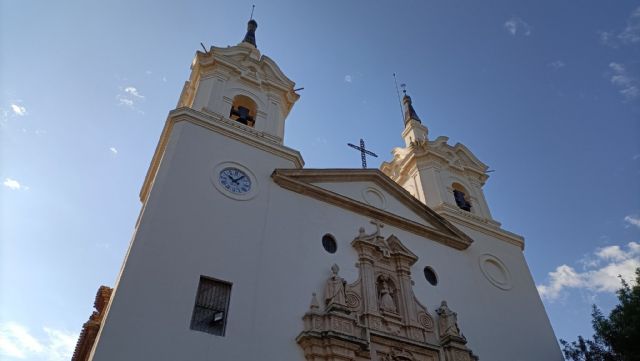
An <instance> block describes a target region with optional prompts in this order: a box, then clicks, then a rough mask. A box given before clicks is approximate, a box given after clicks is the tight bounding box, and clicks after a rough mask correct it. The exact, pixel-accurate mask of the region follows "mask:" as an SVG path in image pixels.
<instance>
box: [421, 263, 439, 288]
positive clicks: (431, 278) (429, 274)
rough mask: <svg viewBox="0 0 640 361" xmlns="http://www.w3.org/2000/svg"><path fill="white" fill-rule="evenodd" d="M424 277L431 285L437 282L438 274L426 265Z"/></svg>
mask: <svg viewBox="0 0 640 361" xmlns="http://www.w3.org/2000/svg"><path fill="white" fill-rule="evenodd" d="M424 278H426V279H427V282H429V283H431V285H432V286H435V285H437V284H438V276H437V275H436V272H435V271H434V270H433V268H431V267H429V266H427V267H425V268H424Z"/></svg>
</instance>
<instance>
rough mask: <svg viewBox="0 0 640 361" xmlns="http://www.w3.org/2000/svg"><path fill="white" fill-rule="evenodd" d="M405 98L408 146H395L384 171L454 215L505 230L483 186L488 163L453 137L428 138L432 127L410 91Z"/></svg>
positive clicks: (453, 218) (431, 204)
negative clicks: (419, 113) (490, 207)
mask: <svg viewBox="0 0 640 361" xmlns="http://www.w3.org/2000/svg"><path fill="white" fill-rule="evenodd" d="M402 103H403V107H404V130H403V132H402V138H403V139H404V142H405V147H398V148H395V149H393V151H392V152H391V153H392V154H393V159H392V160H391V161H389V162H384V163H383V164H382V165H381V166H380V169H381V170H382V172H384V173H385V174H386V175H387V176H389V177H390V178H391V179H393V180H394V181H396V182H397V183H398V184H400V185H401V186H402V187H403V188H405V189H406V190H407V191H409V193H411V194H412V195H413V196H414V197H415V198H417V199H418V200H420V201H421V202H423V203H425V204H426V205H427V206H429V207H430V208H431V209H433V210H434V211H436V212H438V213H439V214H441V215H443V216H445V218H447V219H449V220H451V221H454V222H456V223H458V222H462V223H464V224H467V225H473V226H481V227H489V228H491V229H492V230H494V231H495V230H499V232H506V231H504V230H502V229H501V228H500V223H499V222H497V221H495V220H494V219H493V217H492V216H491V212H490V210H489V206H488V204H487V201H486V199H485V196H484V191H483V189H482V187H483V186H484V184H485V182H486V181H487V179H488V178H489V175H488V174H487V170H488V168H489V167H488V166H487V165H485V164H484V163H482V162H481V161H480V160H479V159H478V158H476V157H475V155H474V154H473V153H472V152H471V151H470V150H469V149H468V148H467V147H465V146H464V145H463V144H460V143H456V144H455V145H450V144H448V142H447V141H448V140H449V138H448V137H445V136H439V137H437V138H436V139H435V140H429V138H428V135H429V130H428V128H427V127H426V126H425V125H423V124H422V120H421V119H420V117H419V116H418V113H417V112H416V110H415V109H414V107H413V103H412V100H411V97H410V96H409V95H407V94H406V92H405V94H404V97H403V98H402ZM505 234H508V235H507V236H508V238H509V239H510V241H512V243H517V244H521V243H522V242H523V240H522V238H521V237H520V236H517V235H515V234H512V233H510V232H506V233H505Z"/></svg>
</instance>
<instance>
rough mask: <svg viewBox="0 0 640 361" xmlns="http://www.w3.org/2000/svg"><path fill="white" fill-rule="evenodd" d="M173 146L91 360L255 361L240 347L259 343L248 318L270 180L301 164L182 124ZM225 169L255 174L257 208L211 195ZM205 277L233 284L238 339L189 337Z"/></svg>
mask: <svg viewBox="0 0 640 361" xmlns="http://www.w3.org/2000/svg"><path fill="white" fill-rule="evenodd" d="M178 136H179V139H177V137H178ZM170 143H171V144H175V146H173V147H170V148H169V147H168V148H167V152H166V153H165V156H164V159H163V162H162V165H161V166H160V170H159V173H158V176H157V179H156V182H155V184H154V188H153V189H152V191H151V195H150V197H149V201H148V204H147V207H146V208H145V213H144V214H143V216H142V220H141V223H140V225H139V227H138V230H137V233H136V235H135V237H134V243H133V245H132V248H131V250H130V254H129V256H128V258H127V260H126V267H125V268H124V270H123V273H122V276H121V279H120V281H119V284H118V287H117V292H116V294H115V295H114V300H113V302H112V304H111V307H110V310H109V314H108V315H107V318H106V322H105V325H104V328H103V331H102V334H101V336H100V339H101V340H99V341H98V346H97V350H96V354H95V358H94V360H97V361H99V360H134V359H155V360H176V359H190V360H198V359H200V360H204V359H207V358H208V357H206V355H207V354H208V350H209V349H210V348H211V347H214V346H215V347H216V349H217V351H216V352H222V354H224V355H225V356H226V357H228V359H233V358H234V357H236V356H237V357H238V358H236V359H251V357H249V358H247V356H255V355H248V354H247V352H248V351H247V350H246V349H244V350H243V349H242V348H240V347H238V346H239V345H238V341H239V340H246V337H249V336H252V337H253V336H255V335H254V333H253V331H252V330H253V327H254V325H253V324H252V322H251V321H252V320H253V313H252V312H249V310H254V309H260V308H261V307H259V305H257V304H256V300H257V298H256V294H255V290H256V282H257V278H256V277H257V276H256V275H257V274H259V271H260V270H259V268H258V265H259V264H260V253H259V252H258V250H260V248H261V242H262V234H263V233H264V227H265V217H266V214H267V205H268V195H269V192H268V188H269V187H270V185H271V179H270V177H269V176H270V174H271V172H272V171H273V169H274V168H278V167H282V168H291V167H293V166H294V165H293V164H292V163H291V162H289V161H286V160H284V159H282V158H279V157H276V156H274V155H272V154H270V153H267V152H260V151H257V149H256V148H254V147H251V146H249V145H246V144H244V143H241V142H237V141H234V140H231V139H229V138H228V137H224V136H221V135H219V134H217V133H214V132H211V131H208V130H205V129H204V128H201V127H198V126H195V125H192V124H190V123H187V122H180V123H177V124H176V126H175V127H174V131H173V134H172V139H171V141H170ZM223 161H233V162H237V163H239V164H242V165H244V166H246V167H248V168H249V169H251V171H252V172H253V173H254V174H255V176H256V181H257V186H258V187H260V191H259V192H258V193H257V194H256V196H255V197H254V198H253V199H251V200H248V201H237V200H234V199H230V198H229V197H227V196H225V195H223V194H222V193H221V192H219V191H218V190H217V189H216V188H215V187H214V186H213V183H212V170H213V168H214V167H215V165H216V164H217V163H219V162H223ZM200 275H206V276H210V277H214V278H218V279H221V280H224V281H228V282H232V283H233V288H232V301H231V307H230V312H232V313H233V314H234V318H233V320H231V321H230V322H229V324H228V326H227V333H228V334H233V335H235V336H234V337H233V338H231V337H216V336H212V335H208V334H204V333H201V332H195V331H191V330H190V329H189V324H190V320H191V313H192V311H193V306H194V301H195V294H196V290H197V285H198V281H199V277H200ZM234 310H236V311H234ZM132 335H135V337H132ZM140 345H149V347H140ZM151 345H154V346H153V348H154V349H152V350H150V346H151Z"/></svg>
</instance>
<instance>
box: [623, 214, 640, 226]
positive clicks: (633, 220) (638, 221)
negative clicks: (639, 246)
mask: <svg viewBox="0 0 640 361" xmlns="http://www.w3.org/2000/svg"><path fill="white" fill-rule="evenodd" d="M624 221H625V222H627V223H629V224H630V225H632V226H636V227H638V228H640V217H638V216H636V215H628V216H626V217H624Z"/></svg>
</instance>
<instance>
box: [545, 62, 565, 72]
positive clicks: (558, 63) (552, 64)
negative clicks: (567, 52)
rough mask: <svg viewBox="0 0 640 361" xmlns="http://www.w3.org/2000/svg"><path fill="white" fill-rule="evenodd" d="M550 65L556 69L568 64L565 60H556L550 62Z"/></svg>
mask: <svg viewBox="0 0 640 361" xmlns="http://www.w3.org/2000/svg"><path fill="white" fill-rule="evenodd" d="M549 66H550V67H552V68H553V69H555V70H558V69H560V68H564V67H565V66H567V64H565V63H564V61H562V60H556V61H554V62H551V63H549Z"/></svg>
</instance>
